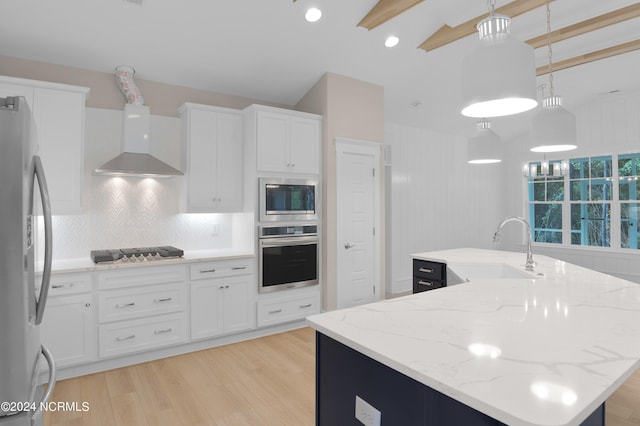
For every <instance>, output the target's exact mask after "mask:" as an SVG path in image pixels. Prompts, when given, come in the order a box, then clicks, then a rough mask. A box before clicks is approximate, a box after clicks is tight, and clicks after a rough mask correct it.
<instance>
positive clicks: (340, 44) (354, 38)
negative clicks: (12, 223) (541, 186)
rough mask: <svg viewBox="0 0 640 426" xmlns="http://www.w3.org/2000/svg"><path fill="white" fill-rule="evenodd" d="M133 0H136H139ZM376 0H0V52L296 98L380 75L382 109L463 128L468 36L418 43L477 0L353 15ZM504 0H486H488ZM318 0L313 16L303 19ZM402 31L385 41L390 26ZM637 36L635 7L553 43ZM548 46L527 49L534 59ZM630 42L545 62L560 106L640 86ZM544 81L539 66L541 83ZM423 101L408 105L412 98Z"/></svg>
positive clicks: (575, 2) (531, 31)
mask: <svg viewBox="0 0 640 426" xmlns="http://www.w3.org/2000/svg"><path fill="white" fill-rule="evenodd" d="M138 1H139V0H138ZM376 2H377V1H376V0H357V1H356V0H298V1H297V2H293V1H292V0H224V1H223V0H180V1H178V0H143V5H142V6H140V5H137V4H134V3H130V2H127V1H125V0H56V1H38V0H0V5H1V7H2V9H1V10H2V16H3V20H2V21H3V22H2V25H1V26H0V39H1V40H2V43H0V54H2V55H8V56H14V57H19V58H25V59H32V60H38V61H44V62H50V63H55V64H62V65H69V66H74V67H79V68H84V69H90V70H96V71H102V72H114V69H115V67H116V66H117V65H119V64H127V65H131V66H133V67H134V68H135V69H136V77H137V78H140V79H145V80H154V81H160V82H164V83H169V84H176V85H182V86H188V87H193V88H198V89H204V90H209V91H215V92H221V93H228V94H234V95H240V96H246V97H250V98H255V99H260V100H265V101H271V102H277V103H282V104H287V105H295V104H296V103H297V102H298V100H299V99H300V98H301V97H302V96H303V95H304V94H305V93H306V92H307V90H309V89H310V88H311V87H312V86H313V84H315V82H316V81H318V79H320V77H321V76H322V75H323V74H324V73H325V72H333V73H338V74H342V75H346V76H349V77H352V78H356V79H360V80H364V81H368V82H371V83H375V84H379V85H381V86H384V90H385V114H386V120H388V121H391V122H396V123H402V124H409V125H413V126H417V127H425V128H430V129H434V130H440V131H445V132H449V133H456V134H462V135H469V134H471V133H472V131H473V129H474V123H475V120H474V119H471V118H464V117H462V116H461V115H460V114H459V105H458V104H459V96H460V93H459V80H460V61H461V59H462V57H463V56H464V55H465V53H466V52H468V51H470V50H471V49H473V48H474V46H475V45H476V42H477V37H476V36H470V37H467V38H465V39H462V40H459V41H457V42H454V43H452V44H449V45H447V46H444V47H442V48H440V49H437V50H435V51H432V52H429V53H427V52H424V51H423V50H421V49H418V48H417V46H418V45H420V43H421V42H422V41H424V40H425V39H426V38H428V37H429V36H430V35H431V34H433V33H434V32H435V31H436V30H437V29H438V28H440V27H441V26H442V25H443V24H448V25H450V26H454V25H457V24H460V23H462V22H464V21H467V20H469V19H471V18H473V17H475V16H478V15H480V14H482V13H484V12H486V10H487V9H486V8H487V5H486V2H485V1H483V0H425V1H423V2H422V3H420V4H418V5H417V6H415V7H413V8H412V9H410V10H409V11H407V12H405V13H403V14H402V15H400V16H398V17H396V18H394V19H392V20H391V21H389V22H387V23H385V24H383V25H381V26H380V27H378V28H376V29H374V30H372V31H368V30H366V29H364V28H359V27H357V26H356V25H357V23H358V22H359V21H360V20H361V19H362V18H363V17H364V16H365V15H366V14H367V12H368V11H369V10H370V9H371V8H372V7H373V6H374V5H375V4H376ZM506 3H508V0H503V1H500V0H498V1H497V2H496V7H500V6H502V5H504V4H506ZM634 3H636V2H634V1H628V0H627V1H622V0H607V1H602V0H556V1H554V2H553V3H552V6H551V7H552V29H557V28H561V27H564V26H566V25H570V24H572V23H576V22H579V21H582V20H585V19H589V18H592V17H594V16H596V15H599V14H602V13H605V12H609V11H612V10H615V9H619V8H621V7H624V6H628V5H630V4H634ZM310 6H318V7H319V8H321V9H322V11H323V17H322V19H321V20H320V21H318V22H316V23H312V24H311V23H307V22H306V21H305V20H304V19H303V15H304V12H305V11H306V9H307V8H308V7H310ZM545 30H546V15H545V10H544V7H542V8H539V9H537V10H535V11H533V12H530V13H527V14H525V15H522V16H520V17H516V18H514V19H513V20H512V34H513V35H514V36H515V37H517V38H518V39H520V40H527V39H529V38H532V37H534V36H537V35H540V34H543V33H544V32H545ZM392 33H393V34H396V35H398V36H399V37H400V44H399V45H398V46H396V47H395V48H393V49H389V48H386V47H384V40H385V38H386V36H387V35H389V34H392ZM639 38H640V19H639V18H636V19H633V20H630V21H627V22H625V23H622V24H618V25H616V26H614V27H609V28H606V29H603V30H599V31H595V32H593V33H590V34H588V35H584V36H580V37H577V38H574V39H570V40H567V41H563V42H560V43H557V44H555V45H554V46H553V52H554V60H556V61H557V60H562V59H566V58H570V57H573V56H577V55H581V54H585V53H588V52H590V51H593V50H598V49H602V48H606V47H609V46H611V45H615V44H620V43H623V42H627V41H631V40H636V39H639ZM546 62H547V51H546V47H545V48H541V49H537V50H536V63H537V65H538V66H540V65H544V64H546ZM639 76H640V51H636V52H632V53H627V54H625V55H620V56H617V57H613V58H609V59H605V60H602V61H598V62H593V63H591V64H586V65H582V66H579V67H575V68H571V69H567V70H563V71H559V72H556V73H555V74H554V81H555V88H556V93H557V94H560V95H563V96H564V100H565V107H567V109H569V110H572V109H573V110H575V109H576V108H577V107H578V106H580V105H581V104H583V103H585V102H588V101H590V100H593V99H594V98H597V97H600V96H606V94H607V93H608V92H610V91H613V90H620V91H623V92H624V91H633V90H638V89H640V77H639ZM546 81H547V78H546V77H539V83H544V82H546ZM416 101H419V102H421V103H422V104H421V106H418V107H414V106H412V104H413V103H415V102H416ZM532 115H533V112H529V113H525V114H521V115H520V116H514V117H506V118H500V119H496V120H494V127H493V128H494V130H495V131H496V132H497V133H499V134H501V135H502V136H503V137H510V136H513V135H515V134H518V133H521V132H524V131H526V130H527V129H528V125H529V122H530V120H531V117H532Z"/></svg>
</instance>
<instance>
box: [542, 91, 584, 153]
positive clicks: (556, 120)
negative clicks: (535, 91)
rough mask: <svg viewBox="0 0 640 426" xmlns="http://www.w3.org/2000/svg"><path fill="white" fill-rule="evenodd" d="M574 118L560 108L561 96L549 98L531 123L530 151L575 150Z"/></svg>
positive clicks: (544, 101) (543, 102)
mask: <svg viewBox="0 0 640 426" xmlns="http://www.w3.org/2000/svg"><path fill="white" fill-rule="evenodd" d="M577 140H578V138H577V135H576V117H575V116H574V115H573V114H571V113H570V112H569V111H567V110H566V109H564V108H563V107H562V97H561V96H549V97H547V98H545V99H544V100H543V101H542V109H541V110H540V111H539V112H538V114H537V115H536V116H535V117H534V118H533V121H532V122H531V143H532V145H531V151H533V152H560V151H569V150H572V149H576V148H577V147H578V145H577Z"/></svg>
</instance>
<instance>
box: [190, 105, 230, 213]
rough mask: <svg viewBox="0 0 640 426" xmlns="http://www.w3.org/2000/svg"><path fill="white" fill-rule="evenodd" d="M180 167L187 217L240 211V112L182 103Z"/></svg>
mask: <svg viewBox="0 0 640 426" xmlns="http://www.w3.org/2000/svg"><path fill="white" fill-rule="evenodd" d="M180 117H181V127H182V162H183V164H182V167H183V170H184V171H185V175H186V179H185V181H186V190H185V194H186V200H185V201H186V207H185V210H186V211H187V212H190V213H216V212H237V211H241V210H242V202H243V193H242V187H243V185H242V178H243V168H242V165H243V159H242V152H243V149H242V148H243V133H242V128H243V126H242V118H243V116H242V112H241V111H238V110H233V109H228V108H220V107H213V106H208V105H197V104H192V103H185V104H184V105H182V106H181V107H180Z"/></svg>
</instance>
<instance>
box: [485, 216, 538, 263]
mask: <svg viewBox="0 0 640 426" xmlns="http://www.w3.org/2000/svg"><path fill="white" fill-rule="evenodd" d="M513 221H515V222H520V223H522V224H523V225H524V226H525V227H526V228H527V263H526V265H525V267H524V269H526V270H527V271H533V267H534V266H535V264H536V263H535V262H534V261H533V254H532V253H531V226H530V225H529V222H527V221H526V219H524V218H522V217H519V216H509V217H505V218H504V219H503V220H502V222H500V225H498V229H497V230H496V233H495V234H493V242H494V244H495V243H498V242H499V241H500V230H501V229H502V227H503V226H504V225H506V224H507V223H509V222H513Z"/></svg>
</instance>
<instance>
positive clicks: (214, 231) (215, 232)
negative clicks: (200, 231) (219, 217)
mask: <svg viewBox="0 0 640 426" xmlns="http://www.w3.org/2000/svg"><path fill="white" fill-rule="evenodd" d="M211 231H212V232H211V235H213V236H214V237H215V236H216V235H218V234H220V224H219V223H214V224H213V225H211Z"/></svg>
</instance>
